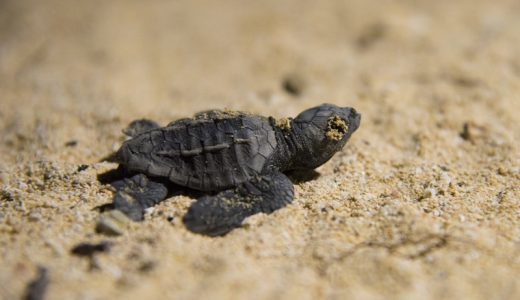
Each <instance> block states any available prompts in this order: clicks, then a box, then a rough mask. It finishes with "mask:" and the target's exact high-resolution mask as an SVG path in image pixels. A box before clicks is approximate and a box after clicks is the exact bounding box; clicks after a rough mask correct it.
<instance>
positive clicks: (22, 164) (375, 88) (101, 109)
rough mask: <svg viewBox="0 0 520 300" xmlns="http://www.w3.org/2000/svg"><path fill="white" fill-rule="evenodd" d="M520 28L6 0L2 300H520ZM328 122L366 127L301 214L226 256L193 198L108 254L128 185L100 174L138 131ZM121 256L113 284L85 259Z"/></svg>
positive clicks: (299, 194)
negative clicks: (216, 122) (258, 120)
mask: <svg viewBox="0 0 520 300" xmlns="http://www.w3.org/2000/svg"><path fill="white" fill-rule="evenodd" d="M519 16H520V3H519V2H518V1H514V0H511V1H475V0H471V1H470V0H468V1H448V0H444V1H411V0H409V1H363V0H358V1H339V0H338V1H310V0H302V1H280V0H267V1H238V0H235V1H187V0H186V1H164V0H163V1H159V0H158V1H131V0H124V1H122V0H121V1H54V0H52V1H51V0H46V1H36V0H35V1H21V0H12V1H6V0H0V184H1V193H0V298H1V299H18V298H20V297H21V296H22V295H23V294H24V291H25V288H26V286H27V284H28V283H29V282H30V281H31V280H33V279H34V278H35V276H36V271H37V266H44V267H46V268H47V269H48V272H49V273H48V274H49V285H48V290H47V295H46V296H47V299H121V298H125V299H166V298H170V299H175V298H176V299H202V298H212V299H239V298H247V299H315V298H322V299H345V298H351V299H389V298H403V299H440V298H442V299H462V298H465V299H470V298H473V299H515V298H516V299H518V298H520V285H519V284H518V278H519V275H520V256H519V255H520V219H519V217H520V152H519V150H520V142H519V141H520V117H519V112H520V17H519ZM284 83H285V84H286V85H287V84H289V85H292V86H293V87H294V86H295V87H296V89H298V91H299V94H298V95H294V94H291V93H289V92H288V91H287V90H286V89H284ZM323 102H332V103H336V104H338V105H348V106H353V107H355V108H356V109H357V110H358V111H360V112H361V113H362V115H363V120H362V125H361V128H360V129H359V130H358V131H357V133H356V134H355V135H354V136H353V138H352V139H351V141H350V142H349V144H348V145H347V147H346V148H345V149H344V150H343V152H341V153H338V154H337V155H336V156H335V157H334V158H333V159H332V160H331V161H330V162H329V163H327V164H326V165H324V166H323V167H321V168H320V169H319V170H318V171H319V173H320V174H321V176H319V177H317V178H315V179H312V180H310V181H306V182H301V183H298V182H296V185H295V189H296V198H295V201H294V203H293V204H292V205H290V206H288V207H286V208H284V209H281V210H279V211H277V212H275V213H274V214H272V215H257V216H254V217H251V218H249V219H247V220H246V222H245V224H244V226H243V228H239V229H237V230H235V231H233V232H231V233H230V234H228V235H227V236H225V237H221V238H209V237H203V236H199V235H195V234H193V233H191V232H189V231H187V230H186V229H185V228H184V226H183V224H182V222H181V217H182V216H183V215H184V213H185V211H186V208H187V207H188V206H189V204H190V202H191V201H192V200H191V199H190V198H188V197H186V196H178V197H173V198H172V199H170V200H168V201H166V202H164V203H162V204H160V205H159V206H157V207H156V208H155V210H153V212H151V213H150V214H148V215H147V216H146V220H145V221H144V222H143V223H139V224H131V225H130V226H129V227H128V228H126V229H125V232H124V234H123V235H121V236H118V237H107V236H105V235H100V234H96V233H95V231H94V227H95V224H96V220H97V219H98V217H99V212H98V211H97V210H96V209H95V207H96V206H99V205H102V204H105V203H109V202H110V201H111V192H110V190H109V189H108V188H107V187H106V186H103V185H101V184H100V183H99V182H98V181H97V179H96V175H97V174H99V173H101V172H103V171H106V170H110V169H112V168H115V167H116V166H115V165H114V164H110V163H106V162H100V160H101V158H103V157H104V156H106V155H107V154H109V153H110V152H111V151H113V150H114V149H116V148H117V147H118V146H119V145H120V144H121V142H122V141H123V139H124V137H123V135H122V133H121V129H122V128H124V127H125V126H126V125H127V124H128V123H129V122H130V121H131V120H134V119H137V118H142V117H146V118H151V119H155V120H157V121H159V122H160V123H161V124H166V123H168V122H169V121H171V120H174V119H176V118H180V117H186V116H190V115H192V114H193V113H195V112H198V111H200V110H205V109H210V108H232V109H239V110H247V111H251V112H255V113H261V114H264V115H273V116H276V117H282V116H294V115H296V114H297V113H299V112H300V111H301V110H303V109H305V108H307V107H309V106H311V105H317V104H320V103H323ZM81 165H87V166H88V168H86V167H85V166H83V167H81V168H79V166H81ZM85 168H86V169H85ZM99 241H111V242H112V243H113V247H112V248H111V251H109V252H107V253H100V254H97V255H96V256H95V257H94V265H95V268H93V269H92V268H91V267H92V263H93V262H89V259H86V258H83V257H78V256H74V255H72V254H71V253H70V249H72V248H73V247H74V246H75V245H77V244H78V243H81V242H92V243H95V242H99Z"/></svg>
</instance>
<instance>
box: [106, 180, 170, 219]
mask: <svg viewBox="0 0 520 300" xmlns="http://www.w3.org/2000/svg"><path fill="white" fill-rule="evenodd" d="M111 185H112V186H113V187H114V188H115V189H116V193H115V194H114V200H113V203H112V205H113V207H114V209H117V210H120V211H121V212H123V213H124V214H125V215H127V216H128V217H129V218H130V219H132V220H134V221H142V220H143V216H144V210H145V209H147V208H149V207H152V206H154V205H156V204H157V203H159V202H161V201H163V200H164V199H166V197H167V196H168V188H167V187H166V185H165V184H163V183H160V182H156V181H152V180H150V179H148V177H146V176H145V175H143V174H137V175H134V176H132V177H130V178H124V179H122V180H118V181H114V182H112V183H111Z"/></svg>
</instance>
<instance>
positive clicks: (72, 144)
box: [65, 140, 79, 147]
mask: <svg viewBox="0 0 520 300" xmlns="http://www.w3.org/2000/svg"><path fill="white" fill-rule="evenodd" d="M78 143H79V142H78V141H77V140H70V141H68V142H66V143H65V146H66V147H76V146H77V145H78Z"/></svg>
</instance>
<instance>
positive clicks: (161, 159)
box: [112, 104, 361, 236]
mask: <svg viewBox="0 0 520 300" xmlns="http://www.w3.org/2000/svg"><path fill="white" fill-rule="evenodd" d="M360 119H361V116H360V115H359V114H358V113H357V112H356V110H354V109H353V108H350V107H338V106H336V105H333V104H322V105H320V106H317V107H313V108H310V109H307V110H305V111H303V112H302V113H300V114H299V115H298V116H297V117H296V118H294V119H292V118H285V119H281V120H276V119H274V118H272V117H269V118H266V117H262V116H257V115H252V114H248V113H244V112H237V111H220V110H212V111H206V112H201V113H198V114H196V115H195V116H194V117H193V118H187V119H180V120H177V121H174V122H172V123H170V124H168V125H167V126H166V127H159V126H158V125H157V124H156V123H155V122H153V121H149V120H139V121H134V122H132V123H131V124H130V125H129V127H128V128H127V129H126V130H125V131H124V132H125V133H127V134H128V135H130V136H131V139H129V140H127V141H126V142H124V143H123V145H122V146H121V148H120V149H119V150H118V151H117V152H116V153H115V154H114V155H113V160H115V161H116V162H118V163H119V164H120V169H122V170H124V172H125V174H127V175H126V176H127V177H126V178H123V179H122V180H118V181H115V182H113V183H112V185H113V186H114V187H115V189H116V193H115V196H114V201H113V207H114V208H115V209H119V210H121V211H122V212H124V213H125V214H127V215H128V216H129V217H130V218H132V219H134V220H142V218H143V211H144V209H146V208H148V207H151V206H153V205H155V204H157V203H158V202H160V201H162V200H164V199H166V198H167V197H168V189H169V188H170V189H171V188H172V186H173V185H177V186H182V187H186V188H189V189H191V190H196V191H200V192H202V193H203V194H202V196H201V197H199V198H198V199H197V201H196V202H194V203H193V204H192V205H191V207H190V208H189V210H188V212H187V214H186V215H185V216H184V218H183V222H184V224H185V225H186V226H187V228H188V229H190V230H191V231H193V232H197V233H202V234H206V235H211V236H214V235H223V234H225V233H227V232H229V231H230V230H232V229H233V228H235V227H238V226H239V225H240V224H241V222H242V221H243V220H244V219H245V218H246V217H247V216H250V215H253V214H256V213H259V212H264V213H271V212H273V211H275V210H277V209H279V208H281V207H283V206H285V205H287V204H288V203H290V202H291V201H292V200H293V196H294V190H293V185H292V183H291V181H290V180H289V178H287V176H286V175H284V174H283V172H287V171H291V170H302V169H303V170H312V169H314V168H316V167H318V166H320V165H322V164H323V163H325V162H327V161H328V160H329V159H330V158H331V157H332V156H333V155H334V154H335V153H336V152H338V151H339V150H341V149H342V148H343V146H344V145H345V143H346V142H347V140H348V139H349V138H350V136H351V135H352V133H353V132H354V131H356V129H357V128H358V127H359V123H360ZM172 183H173V185H172Z"/></svg>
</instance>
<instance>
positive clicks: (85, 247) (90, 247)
mask: <svg viewBox="0 0 520 300" xmlns="http://www.w3.org/2000/svg"><path fill="white" fill-rule="evenodd" d="M111 247H112V243H110V242H108V241H103V242H100V243H97V244H91V243H80V244H78V245H76V246H75V247H74V248H72V250H70V252H71V253H72V254H74V255H77V256H84V257H91V256H93V255H94V254H96V253H100V252H108V251H110V248H111Z"/></svg>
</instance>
